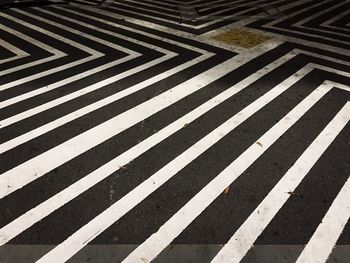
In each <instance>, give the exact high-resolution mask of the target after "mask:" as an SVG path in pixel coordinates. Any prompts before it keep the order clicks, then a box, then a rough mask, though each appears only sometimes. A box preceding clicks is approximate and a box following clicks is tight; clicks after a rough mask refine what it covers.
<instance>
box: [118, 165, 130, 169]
mask: <svg viewBox="0 0 350 263" xmlns="http://www.w3.org/2000/svg"><path fill="white" fill-rule="evenodd" d="M119 168H120V169H123V170H126V169H128V167H126V166H125V165H124V166H119Z"/></svg>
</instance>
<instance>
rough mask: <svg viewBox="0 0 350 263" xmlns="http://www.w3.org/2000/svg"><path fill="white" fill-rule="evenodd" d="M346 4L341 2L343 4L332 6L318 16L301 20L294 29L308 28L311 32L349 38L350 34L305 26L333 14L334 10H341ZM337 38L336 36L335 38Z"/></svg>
mask: <svg viewBox="0 0 350 263" xmlns="http://www.w3.org/2000/svg"><path fill="white" fill-rule="evenodd" d="M343 5H344V3H343V2H341V3H338V4H336V5H334V6H332V7H331V8H328V9H325V10H323V11H320V12H318V13H317V14H315V15H313V16H309V17H306V18H305V19H303V20H300V21H298V22H297V23H295V24H294V25H293V26H294V27H299V28H306V29H311V30H314V31H317V32H324V33H331V34H334V35H339V36H344V37H349V34H348V33H338V32H334V31H332V29H330V30H326V29H320V28H313V27H309V26H305V25H304V24H305V23H307V22H309V21H311V20H314V19H316V18H317V17H320V16H322V15H324V14H328V13H330V12H332V11H333V10H334V9H336V8H339V7H340V6H343ZM335 38H336V36H335Z"/></svg>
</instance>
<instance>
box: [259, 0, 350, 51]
mask: <svg viewBox="0 0 350 263" xmlns="http://www.w3.org/2000/svg"><path fill="white" fill-rule="evenodd" d="M330 1H331V0H330ZM323 4H324V1H323V2H322V1H321V2H319V3H317V4H315V5H313V6H311V7H308V8H305V9H302V10H299V11H298V12H295V13H294V14H289V15H288V19H290V18H291V17H294V16H296V15H298V14H299V13H303V12H307V11H308V10H310V9H312V8H315V7H317V6H319V5H323ZM311 17H312V18H314V17H317V14H315V15H313V16H311ZM284 19H285V18H282V19H279V20H274V21H272V22H269V23H267V24H266V25H264V26H263V27H265V28H270V29H277V30H280V31H284V32H289V33H293V34H299V35H303V36H310V37H316V38H321V39H324V40H330V41H334V42H336V43H341V44H348V42H346V41H342V40H337V39H335V38H331V37H325V36H321V35H317V34H313V33H304V32H301V31H298V30H297V29H295V30H291V29H285V28H281V27H275V25H277V24H278V23H279V22H280V20H284ZM291 27H292V25H291ZM317 44H318V45H320V44H319V43H317ZM320 46H322V45H320Z"/></svg>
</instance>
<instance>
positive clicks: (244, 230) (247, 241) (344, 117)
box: [212, 103, 350, 263]
mask: <svg viewBox="0 0 350 263" xmlns="http://www.w3.org/2000/svg"><path fill="white" fill-rule="evenodd" d="M349 119H350V103H347V104H346V105H345V106H344V107H343V108H342V110H341V111H340V112H339V113H338V114H337V115H336V116H335V117H334V119H333V120H332V121H331V122H330V123H329V124H328V125H327V126H326V128H325V129H324V130H323V131H322V132H321V133H320V134H319V135H318V136H317V138H316V139H315V140H314V141H313V142H312V144H311V145H310V146H309V147H308V148H307V149H306V150H305V151H304V153H303V154H302V155H301V156H300V157H299V158H298V160H297V161H296V162H295V164H294V165H293V166H292V167H291V168H290V169H289V170H288V172H287V173H286V174H285V175H284V176H283V178H282V179H281V180H280V181H279V182H278V183H277V184H276V185H275V187H274V188H273V189H272V190H271V191H270V192H269V194H268V195H267V196H266V197H265V198H264V200H263V201H262V202H261V203H260V204H259V206H258V207H257V208H256V209H255V210H254V212H253V213H252V214H251V215H250V216H249V217H248V219H247V220H246V221H245V222H244V223H243V224H242V225H241V226H240V228H239V229H238V230H237V231H236V233H235V234H234V235H233V236H232V237H231V239H230V240H229V241H228V243H227V244H226V245H225V246H224V247H223V248H222V249H221V251H220V252H219V253H218V254H217V255H216V257H215V258H214V259H213V261H212V262H213V263H214V262H215V263H217V262H240V261H241V260H242V258H243V257H244V256H245V254H246V253H247V252H248V250H249V249H250V248H251V247H252V246H253V244H254V242H255V240H256V239H257V238H258V237H259V236H260V234H261V233H262V232H263V231H264V229H265V228H266V227H267V225H268V224H269V223H270V222H271V220H272V219H273V218H274V216H275V215H276V214H277V213H278V211H279V210H280V209H281V207H282V206H283V204H284V203H285V202H286V201H287V200H288V198H289V196H290V194H288V192H294V191H295V189H296V188H297V186H298V185H299V184H300V182H301V181H302V180H303V179H304V177H305V176H306V175H307V173H308V172H309V171H310V170H311V168H312V167H313V166H314V165H315V163H316V162H317V160H318V159H319V158H320V157H321V155H322V154H323V153H324V152H325V150H326V149H327V148H328V147H329V145H330V144H331V143H332V142H333V140H334V139H335V138H336V136H337V135H338V134H339V133H340V131H341V130H342V129H343V128H344V127H345V125H346V124H347V123H348V122H349Z"/></svg>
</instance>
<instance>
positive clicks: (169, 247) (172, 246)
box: [165, 244, 174, 251]
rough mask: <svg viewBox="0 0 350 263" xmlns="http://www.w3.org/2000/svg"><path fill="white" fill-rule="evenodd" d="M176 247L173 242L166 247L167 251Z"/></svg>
mask: <svg viewBox="0 0 350 263" xmlns="http://www.w3.org/2000/svg"><path fill="white" fill-rule="evenodd" d="M173 248H174V245H173V244H170V245H169V246H167V247H166V249H165V251H169V250H172V249H173Z"/></svg>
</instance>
